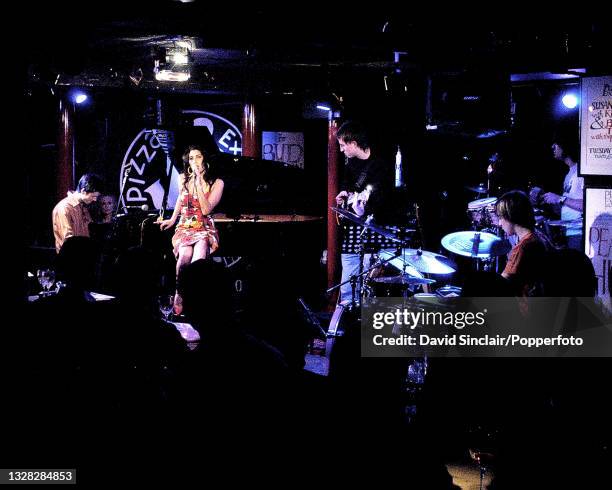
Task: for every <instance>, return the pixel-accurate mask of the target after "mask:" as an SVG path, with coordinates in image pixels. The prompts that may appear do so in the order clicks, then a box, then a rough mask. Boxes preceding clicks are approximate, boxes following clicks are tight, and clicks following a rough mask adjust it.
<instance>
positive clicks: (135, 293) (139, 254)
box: [114, 246, 161, 304]
mask: <svg viewBox="0 0 612 490" xmlns="http://www.w3.org/2000/svg"><path fill="white" fill-rule="evenodd" d="M114 278H115V291H116V293H117V296H119V298H120V299H122V300H127V299H129V300H130V302H135V303H137V304H141V303H143V302H144V303H147V302H149V301H151V300H154V299H155V297H156V296H157V294H158V292H159V284H160V280H161V268H160V264H159V260H158V259H157V257H156V256H155V255H154V254H153V253H152V252H151V251H149V250H147V249H145V248H143V247H138V246H137V247H131V248H128V249H127V250H125V251H123V252H122V253H121V254H120V255H119V257H117V260H116V261H115V269H114Z"/></svg>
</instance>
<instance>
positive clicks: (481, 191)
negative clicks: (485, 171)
mask: <svg viewBox="0 0 612 490" xmlns="http://www.w3.org/2000/svg"><path fill="white" fill-rule="evenodd" d="M466 189H467V190H469V191H472V192H477V193H478V194H484V193H485V192H487V191H488V189H487V186H486V185H484V184H478V185H477V186H474V187H472V186H466Z"/></svg>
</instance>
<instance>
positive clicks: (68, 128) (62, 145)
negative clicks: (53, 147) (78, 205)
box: [55, 100, 75, 202]
mask: <svg viewBox="0 0 612 490" xmlns="http://www.w3.org/2000/svg"><path fill="white" fill-rule="evenodd" d="M73 116H74V112H73V109H72V107H71V104H70V102H68V101H66V100H60V106H59V131H58V152H57V162H56V168H55V175H56V177H55V190H56V202H58V201H60V200H62V199H63V198H64V197H66V194H67V192H68V191H69V190H74V184H75V182H74V181H75V176H74V170H75V169H74V129H73V127H72V126H73Z"/></svg>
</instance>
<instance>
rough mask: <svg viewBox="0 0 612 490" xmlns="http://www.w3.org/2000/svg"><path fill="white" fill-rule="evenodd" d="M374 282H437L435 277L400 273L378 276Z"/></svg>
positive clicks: (411, 283)
mask: <svg viewBox="0 0 612 490" xmlns="http://www.w3.org/2000/svg"><path fill="white" fill-rule="evenodd" d="M373 281H374V282H378V283H381V284H409V285H413V284H433V283H434V282H436V280H435V279H426V278H424V277H414V276H411V275H409V274H400V275H399V276H391V277H376V278H374V279H373Z"/></svg>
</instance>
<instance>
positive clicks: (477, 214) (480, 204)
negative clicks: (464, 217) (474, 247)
mask: <svg viewBox="0 0 612 490" xmlns="http://www.w3.org/2000/svg"><path fill="white" fill-rule="evenodd" d="M496 204H497V198H496V197H485V198H484V199H476V200H475V201H472V202H470V203H469V204H468V208H467V214H468V216H469V218H470V220H471V221H472V223H473V224H474V226H476V227H480V228H487V227H489V226H498V224H499V222H498V219H497V214H496V213H495V205H496Z"/></svg>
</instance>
